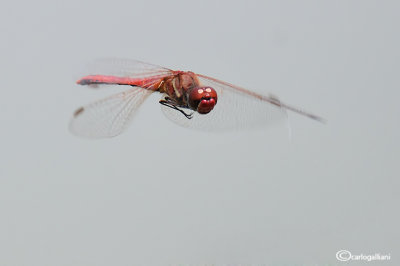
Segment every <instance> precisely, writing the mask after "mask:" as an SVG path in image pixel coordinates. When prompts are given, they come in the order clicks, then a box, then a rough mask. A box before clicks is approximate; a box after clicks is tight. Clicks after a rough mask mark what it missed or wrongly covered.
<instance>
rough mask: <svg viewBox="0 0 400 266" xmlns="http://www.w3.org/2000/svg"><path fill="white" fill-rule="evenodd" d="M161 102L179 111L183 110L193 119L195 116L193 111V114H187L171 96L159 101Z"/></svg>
mask: <svg viewBox="0 0 400 266" xmlns="http://www.w3.org/2000/svg"><path fill="white" fill-rule="evenodd" d="M159 103H160V104H162V105H164V106H167V107H169V108H172V109H175V110H177V111H179V112H181V113H182V114H183V115H184V116H185V117H186V118H187V119H192V117H193V113H194V112H192V113H191V114H187V113H185V111H183V110H182V109H179V108H178V106H177V105H176V103H175V102H174V101H172V100H171V99H170V98H169V97H165V99H162V100H160V101H159Z"/></svg>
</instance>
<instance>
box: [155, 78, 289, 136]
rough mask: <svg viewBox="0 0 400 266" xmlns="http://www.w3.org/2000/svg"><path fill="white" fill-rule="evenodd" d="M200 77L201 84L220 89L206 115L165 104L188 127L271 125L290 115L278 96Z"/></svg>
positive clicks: (172, 116) (213, 128) (169, 114)
mask: <svg viewBox="0 0 400 266" xmlns="http://www.w3.org/2000/svg"><path fill="white" fill-rule="evenodd" d="M198 77H199V81H200V82H201V86H210V87H212V88H214V89H215V90H216V91H217V94H218V102H217V104H216V106H215V107H214V109H213V110H212V111H211V112H210V113H208V114H205V115H202V114H199V113H197V112H194V113H193V117H192V119H187V118H186V117H185V116H183V115H182V114H181V113H180V112H177V111H176V110H173V109H171V108H168V107H165V106H162V110H163V112H164V114H165V115H166V116H167V117H168V118H169V119H170V120H171V121H173V122H175V123H177V124H179V125H181V126H184V127H188V128H193V129H199V130H211V131H218V130H227V129H242V128H252V127H259V126H270V125H273V124H276V123H279V122H282V121H286V119H287V113H286V108H282V106H281V105H280V102H279V100H278V99H277V98H274V97H266V96H262V95H258V94H256V93H253V92H250V91H248V90H245V89H242V88H239V87H236V86H234V85H231V84H228V83H225V82H222V81H219V80H216V79H212V78H209V77H206V76H202V75H198ZM187 112H189V113H190V112H192V111H190V110H187Z"/></svg>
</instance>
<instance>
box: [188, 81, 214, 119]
mask: <svg viewBox="0 0 400 266" xmlns="http://www.w3.org/2000/svg"><path fill="white" fill-rule="evenodd" d="M217 100H218V96H217V92H216V91H215V90H214V89H213V88H211V87H195V88H192V89H190V90H189V91H188V104H189V107H190V108H191V109H192V110H195V111H197V112H198V113H199V114H207V113H209V112H210V111H211V110H212V109H213V108H214V106H215V105H216V104H217Z"/></svg>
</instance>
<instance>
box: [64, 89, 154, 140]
mask: <svg viewBox="0 0 400 266" xmlns="http://www.w3.org/2000/svg"><path fill="white" fill-rule="evenodd" d="M151 93H152V91H150V90H146V89H143V88H139V87H134V88H131V89H129V90H127V91H124V92H121V93H118V94H114V95H112V96H109V97H107V98H105V99H102V100H99V101H97V102H94V103H92V104H89V105H86V106H83V107H81V108H79V109H78V110H76V111H75V113H74V116H73V117H72V119H71V122H70V125H69V128H70V130H71V132H72V133H73V134H75V135H78V136H82V137H89V138H104V137H113V136H116V135H119V134H121V133H122V131H124V129H126V127H127V126H128V124H129V122H130V121H131V120H132V118H133V116H134V114H135V112H136V111H137V109H138V108H139V107H140V105H141V104H142V103H143V102H144V100H146V98H147V97H148V96H149V95H150V94H151Z"/></svg>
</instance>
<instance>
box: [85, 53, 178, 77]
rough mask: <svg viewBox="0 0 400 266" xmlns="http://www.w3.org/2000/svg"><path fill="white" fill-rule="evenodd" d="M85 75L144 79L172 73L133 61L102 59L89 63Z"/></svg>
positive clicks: (168, 70)
mask: <svg viewBox="0 0 400 266" xmlns="http://www.w3.org/2000/svg"><path fill="white" fill-rule="evenodd" d="M86 71H87V72H86V73H85V75H88V74H89V75H114V76H120V77H132V78H146V77H151V76H157V75H169V74H171V73H172V72H173V71H172V70H170V69H168V68H165V67H161V66H157V65H153V64H149V63H145V62H141V61H138V60H133V59H118V58H103V59H97V60H95V61H93V62H92V63H90V64H89V65H88V66H87V68H86Z"/></svg>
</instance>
